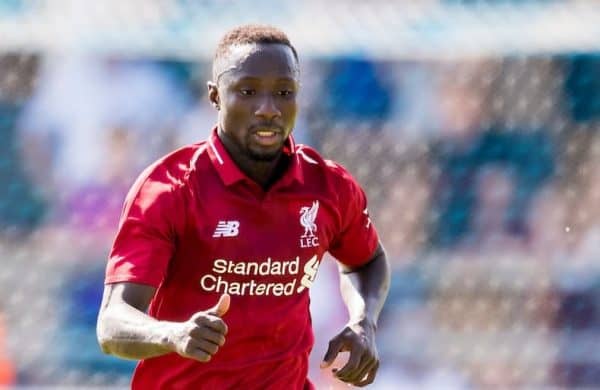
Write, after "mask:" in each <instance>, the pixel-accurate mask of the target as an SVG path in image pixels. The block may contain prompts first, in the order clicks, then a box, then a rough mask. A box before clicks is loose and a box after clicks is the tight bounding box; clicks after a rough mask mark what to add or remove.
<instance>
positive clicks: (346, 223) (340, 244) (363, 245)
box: [329, 166, 379, 267]
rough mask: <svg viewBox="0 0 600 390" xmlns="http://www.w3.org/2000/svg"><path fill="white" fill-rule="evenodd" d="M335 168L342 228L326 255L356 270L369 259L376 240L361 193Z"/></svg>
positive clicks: (353, 181)
mask: <svg viewBox="0 0 600 390" xmlns="http://www.w3.org/2000/svg"><path fill="white" fill-rule="evenodd" d="M337 168H338V170H339V171H340V172H341V177H340V179H341V180H342V181H343V182H342V185H340V186H338V188H339V189H340V193H339V205H338V207H339V209H340V216H341V220H342V224H341V225H342V226H341V230H340V232H339V234H338V235H337V237H336V238H335V239H334V241H333V243H332V245H331V247H330V248H329V253H331V255H332V256H334V257H335V258H336V259H337V260H338V261H339V262H340V263H342V264H345V265H347V266H350V267H357V266H360V265H363V264H365V263H366V262H367V261H369V260H370V259H371V257H372V255H373V253H375V249H376V248H377V245H378V244H379V237H378V235H377V231H376V229H375V227H374V226H373V223H372V222H371V219H370V217H369V211H368V207H367V197H366V195H365V193H364V191H363V190H362V188H361V187H360V185H359V184H358V183H357V182H356V181H355V180H354V178H353V177H352V176H351V175H350V174H349V173H348V172H347V171H346V170H345V169H343V168H342V167H340V166H337Z"/></svg>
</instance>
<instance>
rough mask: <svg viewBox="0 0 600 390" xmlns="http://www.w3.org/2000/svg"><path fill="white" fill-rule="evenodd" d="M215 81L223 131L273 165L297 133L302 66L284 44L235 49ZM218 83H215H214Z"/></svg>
mask: <svg viewBox="0 0 600 390" xmlns="http://www.w3.org/2000/svg"><path fill="white" fill-rule="evenodd" d="M220 69H221V72H222V73H221V75H220V77H218V79H217V80H215V82H216V85H215V84H212V83H209V98H210V100H211V101H212V102H213V103H215V104H216V105H217V106H218V107H219V131H220V132H222V133H221V136H222V137H223V136H224V137H225V138H227V140H226V141H228V142H226V144H229V145H230V146H231V147H230V148H229V149H231V148H233V149H234V150H230V152H231V153H243V154H245V156H246V157H248V158H250V159H251V160H254V161H272V160H274V159H275V158H277V156H279V154H280V153H281V150H282V148H283V144H284V142H285V140H286V139H287V137H288V136H289V135H290V133H291V132H292V128H293V127H294V122H295V120H296V112H297V111H298V105H297V101H296V95H297V92H298V87H299V84H298V64H297V62H296V60H295V58H294V55H293V53H292V50H291V49H290V48H289V47H288V46H286V45H280V44H259V45H256V44H251V45H250V44H249V45H242V46H236V47H233V48H232V50H231V52H230V54H229V55H228V56H227V57H226V59H225V61H224V62H223V64H222V66H220ZM211 84H212V85H211Z"/></svg>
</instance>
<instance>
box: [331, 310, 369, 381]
mask: <svg viewBox="0 0 600 390" xmlns="http://www.w3.org/2000/svg"><path fill="white" fill-rule="evenodd" d="M343 351H347V352H350V357H349V358H348V362H347V363H346V364H345V365H344V366H343V367H342V368H340V369H337V370H336V369H333V370H332V371H333V373H334V375H335V376H336V377H337V378H338V379H340V380H341V381H343V382H346V383H348V384H351V385H354V386H359V387H363V386H366V385H369V384H371V383H373V381H374V380H375V374H377V369H378V368H379V356H378V354H377V348H376V346H375V324H374V323H373V322H372V321H369V320H366V319H365V320H362V321H360V322H358V323H350V324H348V325H346V327H345V328H344V329H343V330H342V331H341V332H340V333H338V334H337V335H336V336H335V337H334V338H333V339H331V341H330V342H329V347H328V348H327V352H326V353H325V357H324V358H323V362H322V363H321V368H327V367H330V366H331V364H332V363H333V361H334V360H335V358H336V357H337V355H338V354H339V353H340V352H343Z"/></svg>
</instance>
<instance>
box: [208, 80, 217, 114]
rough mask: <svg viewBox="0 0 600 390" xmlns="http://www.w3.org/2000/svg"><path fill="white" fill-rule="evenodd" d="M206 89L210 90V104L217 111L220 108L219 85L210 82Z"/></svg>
mask: <svg viewBox="0 0 600 390" xmlns="http://www.w3.org/2000/svg"><path fill="white" fill-rule="evenodd" d="M206 87H207V88H208V100H209V101H210V104H212V105H213V106H214V107H215V108H216V109H217V110H219V108H220V103H219V90H218V89H217V84H216V83H213V82H212V81H209V82H207V83H206Z"/></svg>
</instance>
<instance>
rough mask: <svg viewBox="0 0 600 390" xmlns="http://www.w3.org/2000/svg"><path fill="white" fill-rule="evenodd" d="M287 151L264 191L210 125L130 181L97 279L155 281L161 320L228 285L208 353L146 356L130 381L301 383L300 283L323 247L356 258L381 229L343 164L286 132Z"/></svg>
mask: <svg viewBox="0 0 600 390" xmlns="http://www.w3.org/2000/svg"><path fill="white" fill-rule="evenodd" d="M286 150H287V151H288V154H289V155H290V157H291V159H292V163H291V165H290V167H289V169H288V171H287V172H286V173H285V175H284V176H283V177H282V178H281V179H280V180H279V181H278V182H277V183H275V184H274V185H273V187H272V188H271V189H270V190H269V191H268V192H264V191H263V190H262V189H261V188H260V187H259V186H258V185H256V184H255V183H254V182H252V181H251V180H249V179H248V178H247V177H246V176H245V175H244V174H243V173H242V172H241V171H240V170H239V169H238V168H237V166H236V165H235V164H234V163H233V161H232V160H231V158H230V157H229V155H228V154H227V152H226V150H225V149H224V147H223V145H222V143H221V142H220V140H219V138H218V137H217V135H216V132H213V134H212V136H211V137H210V138H209V140H207V141H205V142H201V143H198V144H195V145H191V146H189V147H185V148H183V149H180V150H178V151H175V152H173V153H172V154H170V155H168V156H167V157H165V158H163V159H161V160H159V161H158V162H157V163H155V164H154V165H152V166H151V167H149V168H148V169H147V170H146V171H145V172H144V173H142V175H141V176H140V178H139V179H138V180H137V182H136V183H135V184H134V186H133V187H132V189H131V191H130V192H129V194H128V196H127V199H126V202H125V207H124V209H123V214H122V216H121V222H120V225H119V231H118V233H117V236H116V239H115V242H114V245H113V248H112V250H111V253H110V258H109V261H108V266H107V273H106V283H116V282H125V281H127V282H135V283H143V284H148V285H151V286H154V287H157V288H158V289H157V292H156V294H155V297H154V299H153V300H152V302H151V304H150V308H149V314H150V315H151V316H153V317H155V318H157V319H160V320H171V321H184V320H187V319H188V318H189V317H190V316H191V315H192V314H193V313H195V312H197V311H200V310H206V309H207V308H209V307H212V306H213V305H214V304H215V303H216V302H217V301H218V299H219V296H220V295H221V294H223V293H225V292H227V293H229V294H230V295H231V306H230V310H229V312H227V313H226V314H225V316H224V320H225V321H226V323H227V325H228V327H229V333H228V335H227V341H226V344H225V345H224V346H223V347H222V348H221V349H220V350H219V352H218V353H217V354H216V355H215V356H213V359H212V360H211V361H210V362H209V363H199V362H195V361H193V360H189V359H184V358H181V357H180V356H178V355H176V354H170V355H165V356H161V357H157V358H153V359H148V360H145V361H142V362H141V363H140V364H139V365H138V368H137V369H136V372H135V374H134V378H133V385H134V386H135V387H138V388H140V389H142V388H143V389H151V388H178V387H181V388H207V389H210V388H215V389H216V388H219V389H225V388H244V389H252V388H257V389H258V388H266V387H269V388H278V387H277V385H278V384H279V383H282V384H283V383H285V386H284V387H282V388H286V389H294V388H298V389H303V388H310V387H306V386H309V384H308V382H306V374H307V360H308V354H309V352H310V349H311V348H312V345H313V341H314V338H313V334H312V329H311V319H310V313H309V295H308V288H309V287H310V285H311V283H312V281H313V280H314V276H315V272H316V269H317V267H318V264H319V262H320V261H321V259H322V257H323V254H324V253H325V252H326V251H328V250H329V251H330V252H331V253H332V255H334V256H336V257H337V258H338V259H339V260H340V261H341V262H342V263H345V264H347V265H350V266H359V265H361V264H363V263H364V262H366V261H368V260H369V259H370V257H371V255H372V254H373V253H374V251H375V248H376V246H377V243H378V238H377V233H376V231H375V229H374V227H373V226H372V225H371V224H370V222H369V220H368V215H366V214H365V213H364V212H363V211H364V209H365V207H366V200H365V196H364V193H363V191H362V190H361V189H360V187H359V186H358V184H357V183H356V182H355V181H354V180H353V179H352V178H351V177H350V175H349V174H348V173H347V172H346V171H345V170H344V169H343V168H342V167H340V166H339V165H336V164H333V163H331V162H328V161H326V160H323V159H322V158H321V157H320V156H319V155H318V154H317V152H315V151H314V150H312V149H310V148H308V147H305V146H297V145H294V144H293V140H291V139H290V141H289V142H288V145H287V147H286ZM310 210H312V211H313V212H314V213H313V214H315V215H316V217H315V218H314V219H311V217H310V212H309V211H310ZM303 216H304V219H302V217H303ZM301 221H304V223H302V222H301ZM307 221H308V222H307ZM311 222H312V224H311ZM257 373H260V374H257ZM259 377H260V378H262V379H261V381H258V379H259ZM250 378H254V379H253V380H250ZM263 379H264V380H263ZM266 381H267V382H266ZM268 381H272V382H268Z"/></svg>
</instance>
